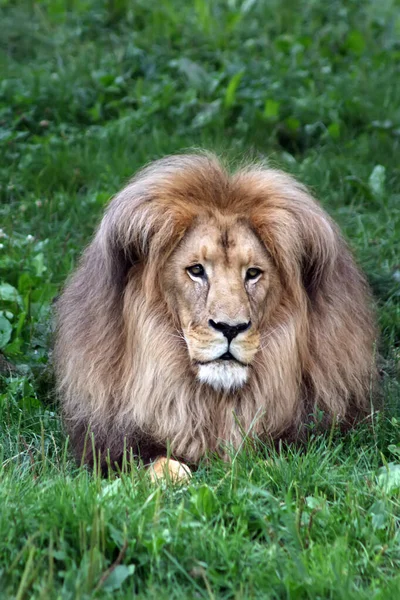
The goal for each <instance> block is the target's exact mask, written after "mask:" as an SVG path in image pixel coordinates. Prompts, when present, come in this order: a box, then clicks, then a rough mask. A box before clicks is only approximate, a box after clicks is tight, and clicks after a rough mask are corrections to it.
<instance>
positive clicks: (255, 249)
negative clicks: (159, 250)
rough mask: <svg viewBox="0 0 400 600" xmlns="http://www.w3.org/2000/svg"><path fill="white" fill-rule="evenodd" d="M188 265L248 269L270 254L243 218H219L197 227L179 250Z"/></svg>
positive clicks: (199, 224)
mask: <svg viewBox="0 0 400 600" xmlns="http://www.w3.org/2000/svg"><path fill="white" fill-rule="evenodd" d="M177 252H178V254H181V255H186V256H185V257H187V259H188V260H189V262H195V261H199V262H204V263H205V264H208V266H209V267H210V268H213V267H214V268H218V266H222V265H224V266H235V267H237V266H246V265H248V264H251V263H252V262H254V261H255V260H256V259H257V258H260V257H263V258H267V257H268V253H267V250H266V248H265V247H264V246H263V244H262V243H261V241H260V240H259V239H258V237H257V236H256V235H255V233H253V231H252V230H251V228H250V226H249V225H248V224H247V223H246V222H244V221H243V219H232V218H230V219H228V218H225V219H224V218H219V219H212V220H209V221H208V222H200V223H198V224H196V226H195V227H193V228H192V229H191V230H190V231H189V232H188V233H187V234H186V236H185V238H184V239H183V242H182V244H181V245H180V247H179V248H178V250H177Z"/></svg>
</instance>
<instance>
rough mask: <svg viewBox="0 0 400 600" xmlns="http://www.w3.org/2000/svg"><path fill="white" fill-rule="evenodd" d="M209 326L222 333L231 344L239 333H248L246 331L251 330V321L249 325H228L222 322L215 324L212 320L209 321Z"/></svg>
mask: <svg viewBox="0 0 400 600" xmlns="http://www.w3.org/2000/svg"><path fill="white" fill-rule="evenodd" d="M208 324H209V325H210V327H212V328H213V329H216V330H217V331H221V332H222V333H223V334H224V336H225V337H226V339H227V340H228V342H231V341H232V340H233V338H234V337H236V336H237V335H239V333H241V332H242V331H246V329H249V327H250V325H251V321H249V322H248V323H237V324H236V325H228V323H223V322H222V321H218V322H215V321H213V320H212V319H210V320H209V321H208Z"/></svg>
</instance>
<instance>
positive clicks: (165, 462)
mask: <svg viewBox="0 0 400 600" xmlns="http://www.w3.org/2000/svg"><path fill="white" fill-rule="evenodd" d="M149 471H150V479H151V481H154V482H157V481H160V480H162V479H166V480H167V481H168V480H169V481H171V482H173V483H182V482H183V481H186V480H188V479H190V478H191V476H192V472H191V470H190V469H189V467H188V466H187V465H184V464H183V463H180V462H179V461H177V460H172V458H167V457H165V456H161V457H160V458H157V460H156V461H154V462H153V464H152V465H151V466H150V467H149Z"/></svg>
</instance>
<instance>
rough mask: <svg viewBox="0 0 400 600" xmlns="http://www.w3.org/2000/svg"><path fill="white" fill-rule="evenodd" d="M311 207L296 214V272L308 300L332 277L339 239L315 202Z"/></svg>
mask: <svg viewBox="0 0 400 600" xmlns="http://www.w3.org/2000/svg"><path fill="white" fill-rule="evenodd" d="M313 209H314V210H312V211H310V212H309V211H307V212H304V213H303V212H302V213H300V214H297V215H296V217H297V221H298V224H299V235H300V239H299V245H300V248H299V254H298V259H299V264H300V272H301V278H302V282H303V286H304V289H305V291H306V292H307V295H308V296H309V298H310V300H314V299H315V298H316V296H317V294H318V292H319V291H322V290H323V289H324V288H325V287H326V285H327V284H328V283H329V282H330V281H331V280H332V276H333V275H334V273H335V269H336V267H337V260H338V255H339V253H340V247H341V245H342V243H343V242H342V240H341V237H340V234H339V232H338V230H337V228H336V226H335V225H334V223H333V222H332V221H331V220H330V219H329V217H328V216H327V215H325V214H324V212H323V211H322V210H321V209H320V208H319V206H317V205H314V207H313Z"/></svg>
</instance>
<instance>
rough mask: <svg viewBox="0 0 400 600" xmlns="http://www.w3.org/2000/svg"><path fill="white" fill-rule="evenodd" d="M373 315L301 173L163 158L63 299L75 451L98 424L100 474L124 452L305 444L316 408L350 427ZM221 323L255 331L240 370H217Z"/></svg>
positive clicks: (191, 455)
mask: <svg viewBox="0 0 400 600" xmlns="http://www.w3.org/2000/svg"><path fill="white" fill-rule="evenodd" d="M196 263H201V264H203V263H204V265H205V269H206V274H205V275H204V277H198V276H197V275H191V274H189V272H188V271H187V268H188V267H190V266H191V265H193V264H196ZM253 267H258V268H260V270H261V275H260V277H259V279H250V278H249V277H250V276H249V275H248V273H252V272H249V271H248V270H247V269H249V268H253ZM369 305H370V298H369V294H368V289H367V286H366V284H365V281H364V279H363V277H362V275H361V274H360V272H359V270H358V269H357V267H356V266H355V263H354V261H353V259H352V257H351V254H350V252H349V250H348V249H347V247H346V244H345V243H344V241H343V240H342V238H341V236H340V233H339V232H338V229H337V227H336V225H335V224H334V223H333V222H332V221H331V219H330V218H329V217H328V215H327V214H326V213H325V212H324V211H323V210H322V208H321V207H320V206H319V204H318V203H317V202H316V201H315V200H314V199H313V198H312V197H311V196H310V194H309V192H308V191H307V190H306V189H305V188H304V187H303V186H302V185H300V184H299V183H298V182H297V181H295V180H294V179H293V178H292V177H290V176H289V175H286V174H284V173H282V172H280V171H277V170H273V169H269V168H265V167H264V166H251V167H248V168H244V169H242V170H239V171H238V172H236V173H234V174H232V175H230V174H228V173H227V171H226V170H225V169H224V168H223V166H222V165H221V164H220V162H219V161H218V160H217V158H215V157H214V156H212V155H208V154H188V155H180V156H172V157H167V158H164V159H162V160H159V161H156V162H155V163H153V164H151V165H150V166H148V167H146V168H144V169H143V170H142V171H141V172H139V173H138V174H137V175H136V176H135V177H134V179H133V180H132V181H131V182H130V183H129V184H128V185H127V186H126V187H125V188H124V189H123V190H122V191H121V192H120V193H119V194H118V195H117V196H116V197H115V198H114V199H113V200H112V201H111V203H110V204H109V206H108V209H107V211H106V213H105V215H104V218H103V220H102V222H101V224H100V227H99V229H98V231H97V233H96V235H95V237H94V239H93V241H92V242H91V244H90V245H89V247H88V248H87V249H86V251H85V253H84V255H83V257H82V260H81V263H80V265H79V267H78V269H77V271H76V272H75V274H74V275H73V276H72V277H71V279H70V281H69V282H68V283H67V285H66V288H65V290H64V292H63V294H62V296H61V298H60V300H59V302H58V306H57V311H58V333H57V342H56V349H55V360H56V371H57V379H58V388H59V392H60V397H61V401H62V407H63V412H64V416H65V422H66V424H67V427H68V430H69V432H70V435H71V439H72V443H73V446H74V449H75V451H76V453H77V455H78V456H79V455H80V454H81V453H82V452H83V451H84V447H85V459H86V460H87V461H88V462H92V461H93V456H92V443H91V441H90V438H89V440H87V443H85V437H87V431H88V430H90V431H91V432H92V433H93V434H94V444H95V447H96V453H99V455H100V460H101V463H102V464H103V465H104V464H105V462H106V460H107V456H108V457H109V460H110V461H111V464H114V462H118V461H120V460H121V457H122V455H123V452H124V448H125V447H126V448H127V449H128V450H129V449H130V448H132V451H133V454H134V455H136V456H137V455H140V456H141V457H142V458H143V460H144V461H145V462H147V461H149V460H150V459H155V458H157V457H159V456H162V455H165V454H166V449H167V447H170V449H171V451H172V453H173V455H174V456H176V457H178V458H180V459H182V460H185V461H188V462H193V463H195V462H197V461H198V460H199V459H200V458H201V457H202V456H203V455H204V454H205V453H206V452H207V451H217V452H221V453H223V452H224V450H223V448H224V445H225V446H226V444H233V446H234V447H238V446H239V445H240V443H241V440H242V439H243V432H246V433H248V434H250V435H252V436H257V437H259V438H261V439H273V440H277V439H280V438H290V439H295V438H298V437H299V436H301V435H302V434H303V433H304V431H305V429H306V427H305V426H306V424H307V423H310V422H312V421H313V420H315V419H316V420H320V421H321V419H320V415H321V412H323V414H324V417H323V419H322V423H323V425H324V426H329V424H330V423H331V422H332V420H333V419H336V420H338V421H340V422H342V423H344V424H352V423H353V422H354V421H355V420H356V419H357V418H359V417H360V416H361V415H365V414H367V413H368V411H369V407H370V390H371V384H372V382H373V380H374V377H375V365H374V353H373V344H374V336H375V330H374V325H373V319H372V316H371V312H370V307H369ZM219 322H223V323H228V324H229V325H230V326H237V325H238V324H239V325H240V324H243V323H244V324H245V327H247V329H246V331H241V332H240V333H239V334H238V335H237V336H236V337H235V338H234V339H233V340H232V342H231V346H230V350H231V352H232V354H233V358H235V359H237V360H239V361H240V362H237V361H233V360H225V361H223V360H217V359H218V358H219V357H220V355H221V354H223V352H225V350H226V343H227V342H226V338H225V337H224V334H223V333H221V331H219V330H216V329H215V327H214V325H215V323H217V324H218V323H219ZM213 323H214V325H213ZM240 326H241V325H240ZM243 327H244V326H243ZM243 327H242V329H243Z"/></svg>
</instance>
